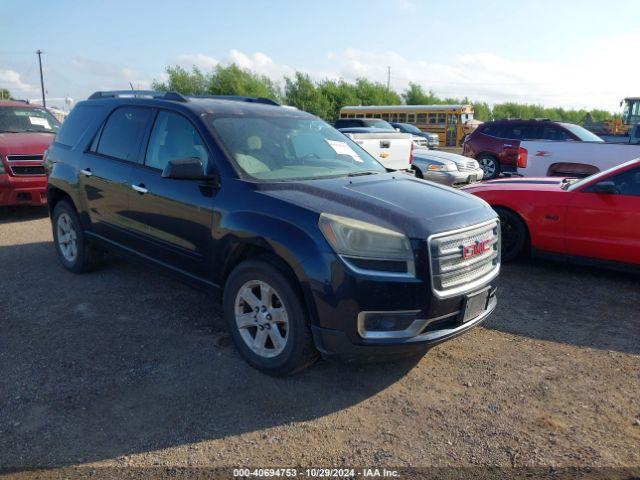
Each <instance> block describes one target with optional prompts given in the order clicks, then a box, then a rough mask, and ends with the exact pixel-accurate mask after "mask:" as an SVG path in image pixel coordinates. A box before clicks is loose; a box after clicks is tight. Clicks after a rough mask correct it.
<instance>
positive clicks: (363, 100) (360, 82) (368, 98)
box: [355, 78, 402, 105]
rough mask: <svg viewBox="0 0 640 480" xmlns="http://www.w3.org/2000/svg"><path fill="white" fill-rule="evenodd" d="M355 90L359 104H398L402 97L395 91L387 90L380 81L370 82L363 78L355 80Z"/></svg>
mask: <svg viewBox="0 0 640 480" xmlns="http://www.w3.org/2000/svg"><path fill="white" fill-rule="evenodd" d="M355 92H356V95H357V97H358V100H359V103H360V105H399V104H401V103H402V98H401V97H400V95H398V93H397V92H394V91H393V90H387V87H386V85H383V84H382V83H376V82H370V81H369V80H367V79H365V78H359V79H357V80H356V85H355Z"/></svg>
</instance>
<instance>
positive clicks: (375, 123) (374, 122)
mask: <svg viewBox="0 0 640 480" xmlns="http://www.w3.org/2000/svg"><path fill="white" fill-rule="evenodd" d="M364 124H365V125H366V126H367V127H374V128H384V129H385V130H395V128H393V127H392V126H391V124H390V123H389V122H385V121H384V120H378V119H377V118H373V119H366V120H364Z"/></svg>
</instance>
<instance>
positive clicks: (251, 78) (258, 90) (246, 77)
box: [207, 64, 280, 100]
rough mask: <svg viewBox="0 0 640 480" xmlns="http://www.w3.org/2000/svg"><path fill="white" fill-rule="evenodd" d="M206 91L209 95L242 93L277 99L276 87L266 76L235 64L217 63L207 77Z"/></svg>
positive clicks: (278, 93) (278, 96)
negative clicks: (224, 64) (224, 65)
mask: <svg viewBox="0 0 640 480" xmlns="http://www.w3.org/2000/svg"><path fill="white" fill-rule="evenodd" d="M207 91H208V93H210V94H211V95H243V96H247V97H264V98H271V99H273V100H279V98H280V92H279V91H278V87H277V86H276V85H275V84H274V83H273V82H272V81H271V80H270V79H269V78H268V77H266V76H264V75H258V74H257V73H254V72H252V71H251V70H246V69H244V68H240V67H238V66H237V65H235V64H231V65H229V66H227V67H223V66H222V65H217V66H216V68H215V70H214V72H213V73H212V74H211V75H210V76H209V78H208V88H207Z"/></svg>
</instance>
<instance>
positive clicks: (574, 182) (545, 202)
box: [464, 159, 640, 270]
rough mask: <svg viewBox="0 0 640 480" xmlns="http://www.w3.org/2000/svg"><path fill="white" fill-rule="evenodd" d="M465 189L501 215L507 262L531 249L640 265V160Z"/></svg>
mask: <svg viewBox="0 0 640 480" xmlns="http://www.w3.org/2000/svg"><path fill="white" fill-rule="evenodd" d="M464 190H465V191H466V192H468V193H472V194H474V195H477V196H478V197H480V198H482V199H484V200H485V201H487V202H488V203H489V204H490V205H491V206H492V207H493V208H494V210H495V211H496V212H497V213H498V214H499V215H500V220H501V222H502V258H503V260H505V261H508V260H512V259H514V258H516V257H518V256H519V255H521V254H522V253H525V252H526V251H528V250H531V252H532V253H533V254H534V255H538V256H548V257H558V256H560V257H563V258H565V259H569V260H570V261H577V262H580V263H589V264H601V265H604V266H610V267H614V268H616V267H618V268H619V267H623V268H624V269H628V268H629V267H631V269H633V270H637V269H640V159H636V160H632V161H630V162H627V163H624V164H622V165H619V166H617V167H614V168H612V169H610V170H606V171H604V172H600V173H598V174H596V175H592V176H590V177H587V178H583V179H581V180H579V179H575V178H565V179H564V180H562V179H558V178H508V179H501V180H492V181H489V182H485V183H481V184H474V185H471V186H469V187H466V188H465V189H464Z"/></svg>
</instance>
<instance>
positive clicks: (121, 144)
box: [78, 106, 153, 244]
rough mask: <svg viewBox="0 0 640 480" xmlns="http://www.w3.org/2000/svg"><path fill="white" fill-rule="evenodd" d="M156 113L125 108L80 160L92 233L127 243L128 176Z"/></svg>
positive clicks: (111, 118) (109, 119) (117, 111)
mask: <svg viewBox="0 0 640 480" xmlns="http://www.w3.org/2000/svg"><path fill="white" fill-rule="evenodd" d="M152 113H153V110H152V109H150V108H145V107H137V106H136V107H133V106H122V107H118V108H116V109H115V110H114V111H113V112H111V114H110V115H109V116H108V117H107V119H106V121H105V123H104V124H103V125H102V128H101V129H100V130H99V131H98V134H97V135H96V137H95V138H94V139H93V142H92V143H91V146H90V148H89V149H88V151H87V152H85V153H84V154H83V155H82V157H81V158H80V163H79V165H78V167H79V169H80V175H79V178H80V187H81V189H82V190H83V192H84V200H85V202H86V211H88V212H89V217H90V219H91V224H92V231H93V232H94V233H96V234H98V235H101V236H104V237H106V238H108V239H109V240H112V241H115V242H118V243H122V244H127V243H128V236H127V230H128V224H129V223H130V220H129V218H128V217H129V205H128V199H129V191H130V189H131V187H130V183H129V177H130V176H131V171H132V166H133V165H135V164H137V163H138V162H140V161H141V146H142V141H143V139H144V136H145V132H146V130H147V128H148V126H149V122H150V121H151V118H152Z"/></svg>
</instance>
